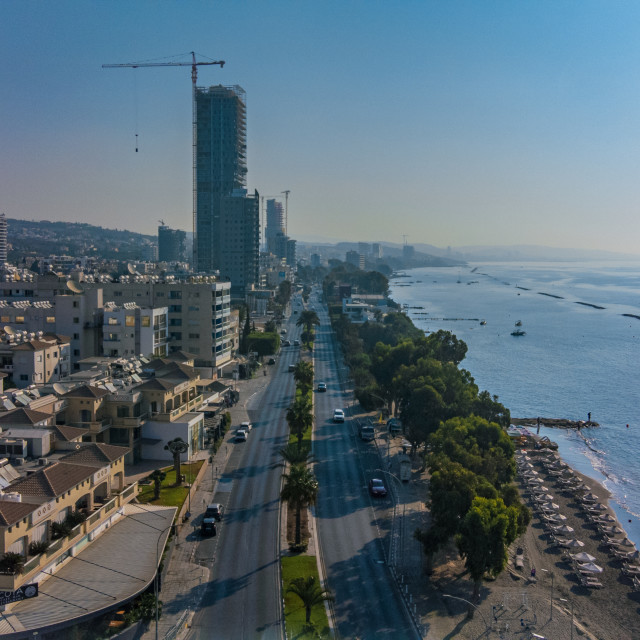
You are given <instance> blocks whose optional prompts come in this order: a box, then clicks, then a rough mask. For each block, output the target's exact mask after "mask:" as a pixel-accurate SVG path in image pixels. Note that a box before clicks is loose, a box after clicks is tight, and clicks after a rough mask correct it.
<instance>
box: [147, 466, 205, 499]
mask: <svg viewBox="0 0 640 640" xmlns="http://www.w3.org/2000/svg"><path fill="white" fill-rule="evenodd" d="M203 464H204V460H198V461H197V462H192V463H190V464H183V465H180V470H181V472H182V474H183V475H184V476H185V478H186V480H187V482H188V481H189V478H191V481H192V482H193V481H194V480H195V478H196V476H197V475H198V472H199V471H200V468H201V467H202V465H203ZM162 470H163V471H164V472H165V473H166V474H167V477H166V478H165V479H164V480H163V481H162V485H161V487H160V498H158V500H154V499H153V493H154V492H153V482H151V484H149V485H145V486H144V487H143V488H142V489H141V490H140V493H139V494H138V501H139V502H141V503H143V504H156V505H162V506H165V507H178V508H180V507H181V506H182V505H183V504H184V501H185V500H186V499H187V495H188V494H189V489H187V487H184V486H180V487H176V486H174V485H175V482H176V472H175V469H174V468H173V467H165V468H164V469H162Z"/></svg>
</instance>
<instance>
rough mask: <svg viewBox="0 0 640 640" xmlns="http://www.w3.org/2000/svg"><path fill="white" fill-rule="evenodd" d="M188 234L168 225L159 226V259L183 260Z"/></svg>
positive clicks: (168, 260) (160, 260)
mask: <svg viewBox="0 0 640 640" xmlns="http://www.w3.org/2000/svg"><path fill="white" fill-rule="evenodd" d="M186 242H187V234H186V232H185V231H181V230H180V229H171V228H170V227H168V226H167V225H164V224H162V225H160V226H159V227H158V261H159V262H181V261H183V260H184V259H185V255H186Z"/></svg>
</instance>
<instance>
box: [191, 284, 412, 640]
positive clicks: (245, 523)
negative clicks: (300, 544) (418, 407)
mask: <svg viewBox="0 0 640 640" xmlns="http://www.w3.org/2000/svg"><path fill="white" fill-rule="evenodd" d="M298 304H299V303H298V302H297V301H296V300H295V299H294V302H293V305H294V308H296V306H298ZM309 306H310V307H311V308H315V310H316V312H317V313H318V316H319V317H320V320H321V324H320V326H319V327H317V329H316V343H315V350H314V367H315V378H316V383H317V382H318V381H323V382H326V383H327V392H326V393H317V392H314V399H315V430H314V442H313V447H314V455H315V460H316V462H315V473H316V476H317V478H318V481H319V485H320V490H319V497H318V504H317V507H316V509H315V513H316V517H317V531H318V537H319V541H318V542H319V546H320V549H321V557H322V559H323V570H324V572H325V578H326V586H327V587H328V588H329V589H330V590H331V591H332V593H333V595H334V596H335V601H334V602H333V603H332V604H331V618H332V623H333V624H334V628H335V632H336V636H338V637H341V638H394V639H400V640H403V639H405V638H407V639H409V638H411V639H413V638H417V637H418V635H417V633H416V631H415V629H414V627H413V625H412V623H411V621H410V618H409V616H408V614H407V612H406V610H405V608H404V605H403V602H402V599H401V597H400V595H399V593H398V592H397V589H396V588H395V586H394V583H393V580H392V577H391V574H390V572H389V569H388V566H387V564H386V558H387V554H386V553H385V548H384V547H383V545H388V541H387V542H385V541H384V540H385V538H387V539H388V535H387V533H388V532H387V528H388V522H389V519H388V517H386V516H388V514H389V509H390V506H391V503H390V501H389V499H382V500H380V501H379V502H375V503H374V502H372V500H371V498H370V497H369V494H368V492H367V481H368V479H369V478H370V477H371V475H372V474H373V473H374V470H375V469H376V468H377V467H379V466H380V459H379V455H378V452H377V449H376V447H375V445H374V444H372V443H362V442H360V441H359V440H358V439H357V434H356V430H355V425H353V424H352V423H351V421H350V420H349V419H348V418H349V410H348V409H349V408H348V407H346V406H345V404H346V401H345V394H344V392H343V388H342V385H341V383H340V379H341V374H344V372H342V371H339V366H340V365H339V364H338V360H337V358H336V343H335V339H334V336H333V334H332V331H331V328H330V325H329V319H328V316H327V313H326V310H325V309H324V307H323V306H322V305H321V304H320V302H319V301H318V300H317V298H315V297H313V296H312V299H311V301H310V305H309ZM298 308H299V307H298ZM297 317H298V316H297V315H292V316H291V320H290V322H289V324H288V325H287V338H288V339H289V340H291V341H292V342H293V340H294V339H295V338H297V337H299V333H300V329H299V328H297V327H295V320H296V319H297ZM298 358H299V349H297V348H294V347H285V348H283V349H282V352H281V356H280V357H279V358H278V360H277V363H276V365H273V367H274V371H273V373H272V375H271V376H270V381H269V383H268V384H267V385H266V386H265V387H264V388H263V390H262V391H260V392H258V393H256V395H255V396H253V397H252V398H250V399H249V400H248V401H245V402H247V409H248V413H249V417H250V419H251V421H252V422H253V424H254V428H253V430H252V431H251V433H250V434H249V438H248V440H247V442H245V443H238V444H234V445H233V447H234V449H233V452H232V453H231V456H230V458H229V463H228V464H227V467H226V469H225V471H224V474H223V476H222V478H221V480H220V482H219V483H218V486H217V490H216V495H215V497H214V501H215V502H220V503H222V504H224V505H226V513H225V517H224V521H223V523H222V525H221V526H220V527H219V529H218V531H219V535H218V536H216V537H214V538H209V539H205V540H203V541H202V542H201V543H200V545H199V547H198V560H200V561H201V562H203V563H206V564H210V563H211V562H213V567H212V580H211V582H210V583H209V585H208V588H207V590H206V593H205V595H204V598H203V600H202V602H201V606H200V608H199V609H198V611H197V612H196V614H195V615H194V618H193V621H192V626H191V631H190V633H189V635H188V637H189V638H190V639H194V640H195V639H198V640H204V639H205V638H206V639H210V638H220V639H236V638H238V639H247V640H249V639H254V638H260V639H263V638H264V639H274V640H275V639H278V640H280V639H281V638H284V623H283V611H282V594H281V590H280V565H279V555H280V523H279V493H280V487H281V476H282V468H281V467H280V466H279V463H280V462H281V458H280V456H279V454H278V452H279V450H280V449H281V448H282V447H283V446H284V445H285V444H286V442H287V432H288V428H287V425H286V420H285V412H286V408H287V407H288V406H289V404H290V403H291V401H292V398H293V394H294V391H295V388H294V381H293V376H292V375H291V374H290V373H289V372H288V367H289V364H293V363H295V362H297V360H298ZM336 408H343V409H346V410H347V411H346V413H347V421H346V422H345V423H343V424H339V423H338V424H336V423H334V422H333V421H332V416H333V411H334V409H336ZM234 426H237V425H234Z"/></svg>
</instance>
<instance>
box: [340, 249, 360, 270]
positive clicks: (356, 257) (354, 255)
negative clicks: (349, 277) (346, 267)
mask: <svg viewBox="0 0 640 640" xmlns="http://www.w3.org/2000/svg"><path fill="white" fill-rule="evenodd" d="M345 261H346V262H348V263H349V264H352V265H353V266H354V267H357V268H358V269H364V256H363V255H361V254H359V253H358V252H357V251H347V254H346V256H345Z"/></svg>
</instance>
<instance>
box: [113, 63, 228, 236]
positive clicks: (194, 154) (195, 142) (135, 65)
mask: <svg viewBox="0 0 640 640" xmlns="http://www.w3.org/2000/svg"><path fill="white" fill-rule="evenodd" d="M213 64H217V65H220V68H221V69H222V67H224V65H225V61H224V60H207V61H197V60H196V54H195V52H194V51H191V62H128V63H125V64H103V65H102V68H103V69H123V68H129V69H138V68H140V67H191V85H192V86H191V102H192V126H193V152H192V164H193V186H192V188H193V221H192V225H193V233H194V235H195V231H196V203H197V185H196V160H197V151H198V149H197V147H198V123H197V111H196V81H197V80H198V67H200V66H204V65H213ZM137 138H138V134H137V133H136V151H138V145H137Z"/></svg>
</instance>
